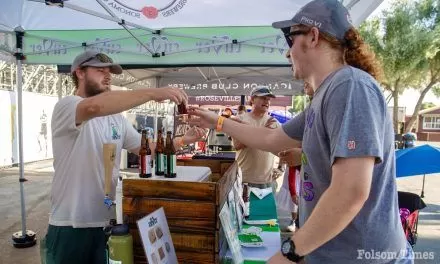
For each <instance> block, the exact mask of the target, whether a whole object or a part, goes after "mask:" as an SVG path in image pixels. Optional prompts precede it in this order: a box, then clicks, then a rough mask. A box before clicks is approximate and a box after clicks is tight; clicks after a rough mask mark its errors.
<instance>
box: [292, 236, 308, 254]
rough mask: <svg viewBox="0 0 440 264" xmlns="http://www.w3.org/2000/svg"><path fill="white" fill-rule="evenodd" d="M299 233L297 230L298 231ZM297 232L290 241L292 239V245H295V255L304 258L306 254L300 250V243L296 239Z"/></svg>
mask: <svg viewBox="0 0 440 264" xmlns="http://www.w3.org/2000/svg"><path fill="white" fill-rule="evenodd" d="M298 232H299V230H298ZM298 232H297V233H295V235H294V236H292V237H291V238H290V239H292V241H293V243H295V252H296V254H298V255H300V256H305V255H306V253H305V252H304V250H303V249H302V248H301V245H302V243H301V241H299V239H298Z"/></svg>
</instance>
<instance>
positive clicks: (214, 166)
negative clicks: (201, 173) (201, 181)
mask: <svg viewBox="0 0 440 264" xmlns="http://www.w3.org/2000/svg"><path fill="white" fill-rule="evenodd" d="M233 163H234V161H229V160H211V159H194V160H192V159H189V160H178V161H177V165H178V166H204V167H209V168H210V169H211V173H212V175H211V180H212V181H214V182H217V181H218V180H219V179H220V177H221V176H222V175H224V174H225V172H226V171H227V170H228V169H229V167H230V166H231V165H232V164H233Z"/></svg>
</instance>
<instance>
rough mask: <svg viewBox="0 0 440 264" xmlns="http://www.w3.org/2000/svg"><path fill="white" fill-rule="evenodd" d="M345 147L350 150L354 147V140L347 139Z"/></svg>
mask: <svg viewBox="0 0 440 264" xmlns="http://www.w3.org/2000/svg"><path fill="white" fill-rule="evenodd" d="M347 148H348V149H350V150H353V149H356V142H355V141H348V144H347Z"/></svg>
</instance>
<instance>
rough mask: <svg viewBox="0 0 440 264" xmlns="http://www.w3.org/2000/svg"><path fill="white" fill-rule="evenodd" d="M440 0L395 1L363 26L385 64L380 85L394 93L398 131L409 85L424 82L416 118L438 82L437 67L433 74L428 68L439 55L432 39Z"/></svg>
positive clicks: (395, 118) (394, 113) (417, 85)
mask: <svg viewBox="0 0 440 264" xmlns="http://www.w3.org/2000/svg"><path fill="white" fill-rule="evenodd" d="M439 2H440V0H420V1H416V2H414V1H407V0H396V1H394V3H393V4H392V5H391V6H392V9H390V10H387V11H384V12H383V14H382V17H380V18H375V19H372V20H368V21H366V22H365V23H364V24H362V25H361V27H360V32H361V35H362V36H363V38H364V39H365V41H366V42H367V43H368V44H369V45H370V46H371V48H372V49H373V50H374V52H375V53H376V56H377V58H378V59H379V60H380V61H381V63H382V66H383V69H384V77H383V80H381V84H382V85H383V87H384V88H385V90H387V91H389V92H390V93H391V96H392V99H393V102H394V109H393V123H394V129H395V131H398V106H399V95H401V94H402V93H403V91H404V90H405V89H407V88H410V87H421V85H422V86H423V87H424V88H425V89H421V96H420V98H419V101H420V104H418V105H417V106H416V110H417V112H415V115H413V117H414V116H417V113H418V111H419V109H420V106H421V102H422V101H423V98H424V96H425V95H426V93H427V92H428V91H429V90H430V89H431V88H432V87H433V86H434V84H435V83H436V82H437V83H438V81H436V80H437V79H436V78H437V75H436V74H437V73H436V72H437V71H436V67H435V66H434V67H433V68H431V73H429V70H430V65H431V64H430V63H431V62H432V60H433V59H434V58H435V57H436V55H435V54H437V52H435V45H434V44H433V40H434V39H435V35H436V33H435V32H436V30H437V28H438V26H437V25H438V22H439V21H438V15H437V14H438V6H439V5H438V4H439ZM428 54H430V55H428ZM431 76H432V77H433V78H431ZM414 121H415V117H414ZM414 121H413V123H414Z"/></svg>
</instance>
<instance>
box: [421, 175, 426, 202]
mask: <svg viewBox="0 0 440 264" xmlns="http://www.w3.org/2000/svg"><path fill="white" fill-rule="evenodd" d="M425 175H426V174H423V185H422V194H421V195H420V197H422V198H425Z"/></svg>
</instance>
